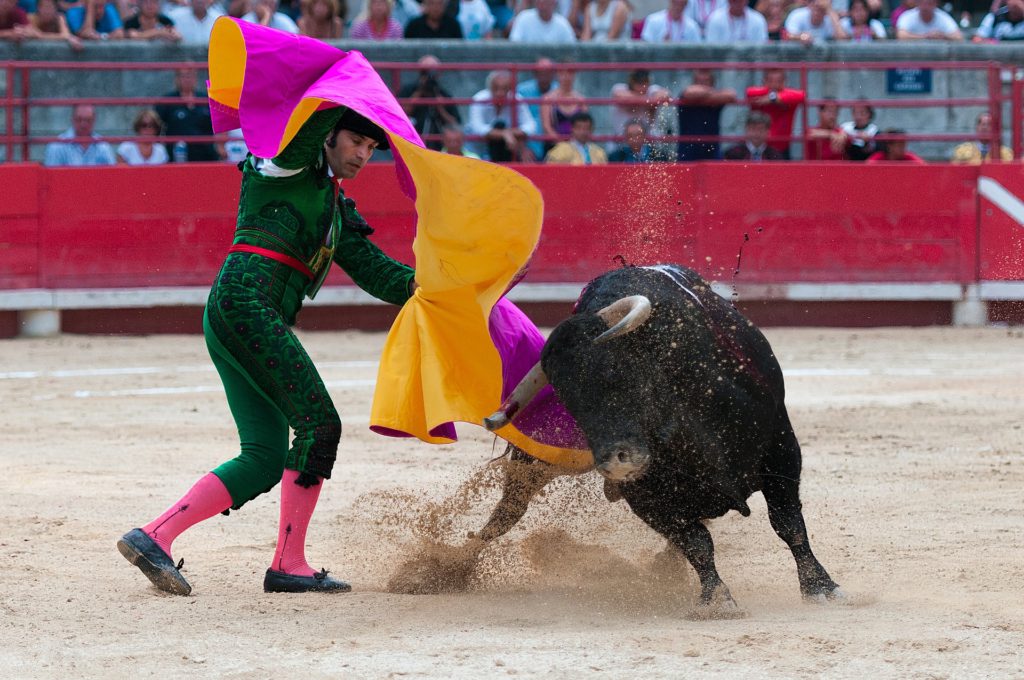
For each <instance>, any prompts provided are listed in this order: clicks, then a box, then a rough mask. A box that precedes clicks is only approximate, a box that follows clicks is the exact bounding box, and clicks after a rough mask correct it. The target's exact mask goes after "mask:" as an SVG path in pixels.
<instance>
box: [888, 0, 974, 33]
mask: <svg viewBox="0 0 1024 680" xmlns="http://www.w3.org/2000/svg"><path fill="white" fill-rule="evenodd" d="M896 37H897V38H898V39H899V40H954V41H956V40H963V39H964V34H963V33H961V32H960V27H959V26H957V24H956V19H954V18H953V17H951V16H949V14H947V13H946V12H944V11H943V10H941V9H939V8H938V1H937V0H918V3H917V7H915V8H914V9H909V10H907V11H906V12H904V13H903V14H901V15H900V18H899V20H898V21H897V22H896Z"/></svg>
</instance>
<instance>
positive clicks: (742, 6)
mask: <svg viewBox="0 0 1024 680" xmlns="http://www.w3.org/2000/svg"><path fill="white" fill-rule="evenodd" d="M704 41H705V42H709V43H726V44H734V43H743V42H753V43H763V42H768V22H767V21H765V20H764V16H762V15H761V13H760V12H755V11H754V10H752V9H750V8H749V7H747V3H746V0H728V4H727V5H726V6H725V7H721V8H719V9H716V10H715V11H714V12H712V13H711V16H710V17H708V23H707V26H705V27H704Z"/></svg>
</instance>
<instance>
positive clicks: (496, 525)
mask: <svg viewBox="0 0 1024 680" xmlns="http://www.w3.org/2000/svg"><path fill="white" fill-rule="evenodd" d="M505 453H506V454H507V455H508V460H507V461H506V462H505V481H504V484H503V486H502V490H501V500H500V501H498V505H497V506H495V508H494V510H493V511H492V512H491V516H490V518H489V519H488V520H487V523H486V524H485V525H484V527H483V528H482V529H481V530H480V531H478V532H475V533H472V534H470V538H471V539H478V540H480V541H482V542H483V543H489V542H490V541H493V540H494V539H496V538H498V537H499V536H503V535H504V534H506V533H507V532H508V531H509V530H510V529H511V528H512V527H514V526H515V525H516V523H518V522H519V520H521V519H522V518H523V515H525V514H526V510H527V508H529V507H530V501H531V500H533V497H534V496H536V495H537V493H538V492H539V491H540V490H541V489H543V488H544V487H545V486H547V484H548V482H550V481H551V480H553V479H554V478H556V477H559V476H561V475H563V474H565V471H564V470H561V469H559V468H557V467H555V466H554V465H551V464H549V463H545V462H544V461H542V460H537V459H536V458H534V457H533V456H531V455H530V454H528V453H526V452H525V451H523V450H522V449H520V448H518V447H516V446H513V445H512V444H509V445H508V449H506V450H505Z"/></svg>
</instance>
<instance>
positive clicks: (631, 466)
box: [597, 446, 651, 482]
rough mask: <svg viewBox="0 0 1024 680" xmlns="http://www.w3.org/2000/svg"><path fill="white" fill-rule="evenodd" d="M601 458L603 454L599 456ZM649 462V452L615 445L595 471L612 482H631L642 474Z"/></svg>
mask: <svg viewBox="0 0 1024 680" xmlns="http://www.w3.org/2000/svg"><path fill="white" fill-rule="evenodd" d="M600 457H601V458H603V457H604V456H600ZM650 464H651V454H650V453H648V452H647V451H644V450H642V449H637V448H634V447H631V446H616V447H614V448H612V449H611V452H610V453H609V454H608V459H607V460H605V461H604V462H602V463H599V464H598V466H597V471H598V472H600V473H601V474H602V475H604V476H605V477H606V478H608V479H610V480H612V481H613V482H632V481H635V480H637V479H639V478H640V477H642V476H643V474H644V473H645V472H647V468H648V467H649V466H650Z"/></svg>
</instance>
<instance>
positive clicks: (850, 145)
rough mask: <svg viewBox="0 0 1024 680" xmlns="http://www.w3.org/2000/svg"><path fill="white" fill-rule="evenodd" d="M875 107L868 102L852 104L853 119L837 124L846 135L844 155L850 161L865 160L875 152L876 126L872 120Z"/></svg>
mask: <svg viewBox="0 0 1024 680" xmlns="http://www.w3.org/2000/svg"><path fill="white" fill-rule="evenodd" d="M874 118H875V109H874V107H873V106H870V105H869V104H854V105H853V120H852V121H847V122H845V123H843V124H842V125H840V126H839V128H840V129H841V130H842V131H843V134H845V135H846V139H847V142H846V157H847V158H848V159H850V160H851V161H863V160H867V158H868V156H870V155H871V154H873V153H874V152H875V135H877V134H878V126H877V125H875V124H874V123H873V122H872V121H873V120H874Z"/></svg>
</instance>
